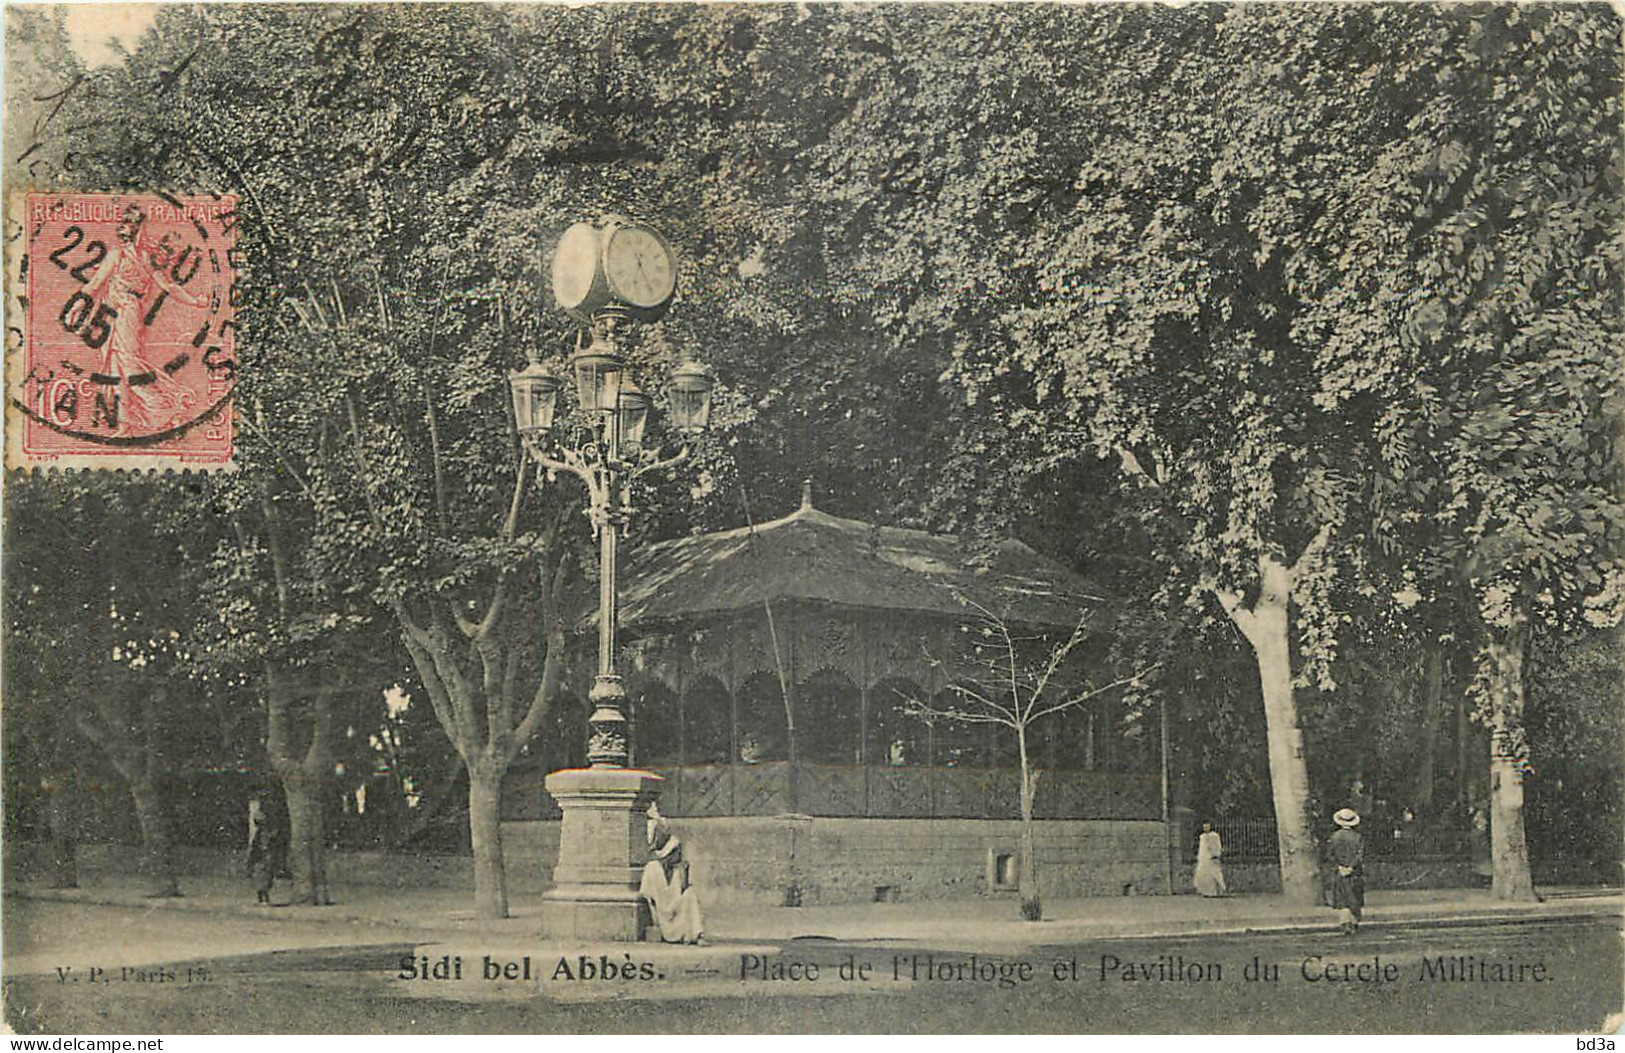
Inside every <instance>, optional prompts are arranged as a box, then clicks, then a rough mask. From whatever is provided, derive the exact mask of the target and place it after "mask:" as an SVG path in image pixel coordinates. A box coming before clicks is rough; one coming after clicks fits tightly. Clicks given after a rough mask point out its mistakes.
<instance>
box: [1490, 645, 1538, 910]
mask: <svg viewBox="0 0 1625 1053" xmlns="http://www.w3.org/2000/svg"><path fill="white" fill-rule="evenodd" d="M1524 641H1525V631H1524V629H1523V627H1522V626H1518V627H1516V628H1514V629H1513V630H1511V631H1510V632H1505V633H1501V632H1496V631H1494V630H1492V631H1491V633H1490V639H1489V643H1488V645H1487V650H1488V661H1489V674H1490V676H1489V694H1490V729H1491V733H1490V853H1491V855H1490V865H1491V871H1490V873H1491V882H1490V887H1491V889H1492V890H1493V891H1494V893H1495V898H1496V899H1510V900H1533V899H1535V898H1537V897H1536V896H1535V882H1534V878H1533V876H1532V875H1531V874H1530V870H1529V841H1528V839H1527V837H1525V835H1524V823H1523V772H1524V767H1525V765H1526V764H1527V763H1528V752H1527V751H1528V745H1527V742H1526V740H1525V739H1524V732H1523V660H1524Z"/></svg>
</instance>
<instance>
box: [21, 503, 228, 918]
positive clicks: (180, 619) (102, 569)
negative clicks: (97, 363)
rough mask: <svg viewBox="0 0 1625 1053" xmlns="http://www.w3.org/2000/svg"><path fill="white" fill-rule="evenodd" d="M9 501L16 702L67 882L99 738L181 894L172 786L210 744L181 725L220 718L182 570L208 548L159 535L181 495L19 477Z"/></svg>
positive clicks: (164, 882) (165, 891) (166, 879)
mask: <svg viewBox="0 0 1625 1053" xmlns="http://www.w3.org/2000/svg"><path fill="white" fill-rule="evenodd" d="M7 493H8V500H9V504H8V507H7V531H8V545H7V549H8V555H7V564H6V577H7V589H6V593H7V605H8V608H9V609H8V625H7V633H6V657H7V662H8V666H9V667H10V669H11V670H12V671H13V672H14V673H19V674H21V675H19V676H17V678H16V679H15V681H13V682H12V683H11V691H12V692H13V693H12V695H11V697H12V698H13V699H14V700H15V701H16V703H17V708H16V714H17V715H18V716H19V717H20V718H21V725H20V726H21V727H22V728H26V729H28V731H29V732H30V733H31V734H32V736H33V737H35V738H36V740H37V741H38V742H39V743H40V744H41V754H42V756H43V758H44V759H45V761H46V764H47V767H46V769H45V771H43V772H42V775H43V776H45V777H46V778H47V779H48V780H49V781H50V782H51V784H52V785H51V794H50V796H51V800H50V801H49V802H48V808H49V809H50V811H51V819H52V825H53V833H54V834H55V840H56V842H57V847H58V851H59V853H62V855H61V857H59V859H58V863H59V866H60V870H59V872H58V874H57V877H56V880H57V881H58V882H59V883H62V884H68V883H71V882H72V881H73V880H76V875H75V874H74V873H73V869H72V862H73V861H72V859H71V847H70V846H71V844H72V843H73V841H74V840H75V839H76V837H75V834H74V831H73V824H72V819H71V816H70V815H68V814H67V811H68V809H69V808H71V807H72V804H71V803H70V802H69V800H68V798H67V792H68V791H69V790H70V788H72V787H73V785H74V783H75V782H76V780H75V778H74V776H75V775H76V769H77V767H78V766H79V762H80V761H82V758H74V757H71V756H70V752H71V751H73V750H75V747H76V744H77V743H79V742H83V741H88V742H90V743H93V744H94V745H95V746H96V747H97V748H98V750H99V751H100V752H101V754H102V755H103V756H104V757H106V758H107V761H108V763H109V764H110V765H111V766H112V768H113V770H114V771H116V772H117V773H118V775H119V776H120V777H121V778H122V779H123V780H124V782H125V784H126V786H127V787H128V789H129V792H130V800H131V803H132V804H133V806H134V813H135V818H136V821H137V824H138V826H139V829H140V833H141V843H142V849H143V854H142V871H143V877H144V878H145V880H146V881H147V882H148V884H149V891H150V892H151V893H152V894H153V895H155V896H178V895H180V894H181V892H180V885H179V880H178V872H177V868H176V862H175V857H174V832H173V829H172V822H171V816H170V812H169V800H168V796H169V794H168V790H169V786H170V785H171V782H172V780H173V778H174V776H175V775H176V774H177V773H178V772H179V771H180V770H182V769H184V768H187V767H189V766H191V763H192V762H194V761H195V759H196V758H198V757H199V756H207V752H206V751H208V750H209V749H210V746H209V744H208V743H207V741H200V740H199V738H198V737H196V736H189V735H186V734H184V733H182V731H181V729H183V728H185V727H186V726H187V725H188V724H189V723H192V724H200V725H203V726H214V722H213V720H212V719H211V718H212V714H210V713H208V710H207V705H206V702H205V701H204V699H203V698H202V692H201V691H200V690H199V688H200V687H201V685H200V684H197V683H195V682H192V681H191V680H189V678H188V677H187V676H186V674H185V654H186V649H187V647H188V646H189V645H188V639H187V636H186V634H185V633H184V630H186V629H188V628H189V626H188V621H189V619H190V618H191V616H192V612H193V604H194V603H195V602H196V601H197V593H196V592H195V590H194V587H193V586H194V583H193V582H192V581H191V580H189V579H188V578H187V576H186V575H185V574H184V573H183V570H184V568H185V566H186V565H187V563H188V561H189V559H195V558H196V552H195V550H192V546H191V545H190V544H188V542H187V540H186V539H185V538H184V536H183V532H181V531H179V530H173V531H172V530H170V529H165V528H164V527H159V528H157V529H148V528H147V524H150V523H154V522H156V523H161V524H167V525H168V526H170V527H173V526H174V525H175V524H176V523H177V522H178V519H179V510H178V506H177V505H176V504H175V503H174V502H173V501H172V497H173V494H172V493H170V492H169V491H168V489H167V488H166V487H164V486H162V485H161V484H154V483H151V482H147V481H142V480H123V479H118V478H107V477H96V476H91V477H87V478H84V479H72V480H69V479H56V478H50V477H40V478H35V479H26V480H25V479H24V478H22V477H20V476H17V477H13V478H12V479H11V480H9V481H8V488H7ZM132 524H138V525H140V526H141V528H140V529H135V530H132V529H130V527H131V525H132ZM200 543H202V544H206V543H207V538H206V537H205V538H203V539H200ZM189 550H190V556H189Z"/></svg>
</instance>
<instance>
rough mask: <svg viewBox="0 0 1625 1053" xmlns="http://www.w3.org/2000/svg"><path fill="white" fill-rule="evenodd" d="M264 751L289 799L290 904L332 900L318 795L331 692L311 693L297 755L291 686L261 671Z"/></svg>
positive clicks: (325, 765)
mask: <svg viewBox="0 0 1625 1053" xmlns="http://www.w3.org/2000/svg"><path fill="white" fill-rule="evenodd" d="M266 684H267V691H266V735H265V752H266V754H267V755H268V756H269V757H270V760H271V770H272V771H274V772H275V773H276V776H277V779H278V780H279V781H280V782H281V783H282V793H283V797H284V798H285V799H286V800H287V802H288V863H289V869H290V870H291V871H292V873H293V881H294V895H293V902H294V903H304V904H306V905H308V906H312V907H323V906H327V905H328V904H330V903H332V902H333V898H332V895H331V893H330V890H329V889H328V885H327V831H326V829H325V825H326V814H325V812H324V811H323V801H322V794H323V790H324V788H325V787H326V786H327V779H328V777H329V774H330V773H331V772H332V770H333V759H332V758H333V749H332V737H333V736H332V730H333V729H332V724H333V706H334V702H333V697H334V696H333V693H332V692H329V691H324V690H318V691H316V692H315V694H314V697H313V698H312V699H311V702H310V707H311V713H310V720H309V724H310V738H309V740H308V742H307V743H306V745H305V752H304V756H303V757H300V756H299V755H298V754H297V753H296V752H295V750H296V747H295V745H294V728H293V725H294V723H295V721H296V717H297V714H296V712H295V710H296V705H295V701H294V698H293V692H292V689H291V688H290V687H289V684H288V681H287V680H285V679H284V677H283V675H282V673H281V672H280V671H279V670H277V669H275V668H270V669H267V671H266Z"/></svg>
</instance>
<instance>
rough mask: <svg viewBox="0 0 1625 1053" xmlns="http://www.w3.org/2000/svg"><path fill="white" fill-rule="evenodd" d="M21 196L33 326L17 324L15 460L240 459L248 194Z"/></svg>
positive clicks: (17, 281)
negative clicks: (236, 420)
mask: <svg viewBox="0 0 1625 1053" xmlns="http://www.w3.org/2000/svg"><path fill="white" fill-rule="evenodd" d="M22 204H23V213H24V215H23V217H22V219H23V222H22V227H23V231H22V233H23V246H22V255H21V258H20V259H18V260H17V262H16V263H15V264H14V265H13V266H11V267H8V270H10V271H11V274H10V275H9V277H10V278H11V280H12V283H13V294H12V296H11V297H10V302H11V305H12V307H13V308H14V309H17V310H18V311H19V314H20V317H21V318H22V321H23V325H22V327H21V330H22V331H21V334H20V338H19V334H18V333H17V332H16V330H15V329H13V330H12V331H11V332H10V333H8V338H9V339H8V344H10V345H11V347H10V350H9V357H10V358H11V359H12V361H11V362H9V363H8V369H7V388H8V391H7V395H8V398H9V405H8V406H7V416H8V427H7V429H6V454H7V456H6V463H7V465H8V466H11V467H33V466H43V465H57V466H61V467H90V468H96V467H110V468H153V467H158V468H202V469H208V468H220V467H224V466H226V465H228V464H229V463H230V462H231V454H232V408H231V394H232V388H233V386H234V385H235V383H236V378H237V345H236V337H237V333H236V329H237V322H236V318H235V314H234V309H235V305H236V299H237V295H238V290H237V284H236V270H237V267H236V263H237V260H236V252H235V243H236V229H235V228H236V199H235V198H232V197H216V196H212V195H198V196H186V197H179V196H171V195H167V194H78V193H73V194H28V195H26V198H25V200H24V201H23V203H22ZM13 229H15V228H13ZM12 324H13V325H14V324H15V323H12ZM19 345H20V346H19Z"/></svg>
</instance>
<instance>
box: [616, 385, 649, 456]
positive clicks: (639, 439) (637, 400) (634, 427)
mask: <svg viewBox="0 0 1625 1053" xmlns="http://www.w3.org/2000/svg"><path fill="white" fill-rule="evenodd" d="M648 423H649V396H648V395H645V394H644V393H643V389H642V388H640V387H638V386H637V384H636V383H634V382H633V381H631V380H630V379H628V380H626V381H624V382H622V384H621V442H623V443H625V444H626V445H627V446H629V447H632V448H633V449H636V448H637V447H639V446H641V445H643V430H644V427H645V426H646V425H647V424H648Z"/></svg>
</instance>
